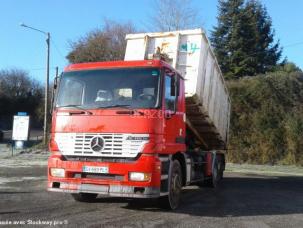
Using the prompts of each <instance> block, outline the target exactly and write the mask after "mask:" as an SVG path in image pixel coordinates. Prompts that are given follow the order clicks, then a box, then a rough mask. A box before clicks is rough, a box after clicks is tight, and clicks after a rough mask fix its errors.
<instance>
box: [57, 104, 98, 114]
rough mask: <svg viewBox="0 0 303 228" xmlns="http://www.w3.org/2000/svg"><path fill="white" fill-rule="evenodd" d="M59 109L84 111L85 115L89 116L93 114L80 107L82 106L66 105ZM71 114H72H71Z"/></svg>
mask: <svg viewBox="0 0 303 228" xmlns="http://www.w3.org/2000/svg"><path fill="white" fill-rule="evenodd" d="M57 108H76V109H79V110H82V111H84V112H85V113H87V114H89V115H92V114H93V113H92V112H90V111H88V110H86V109H85V108H82V107H80V105H64V106H59V107H57ZM70 113H71V112H70Z"/></svg>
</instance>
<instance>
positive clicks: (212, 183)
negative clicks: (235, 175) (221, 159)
mask: <svg viewBox="0 0 303 228" xmlns="http://www.w3.org/2000/svg"><path fill="white" fill-rule="evenodd" d="M219 179H220V173H219V169H218V161H217V160H215V163H214V167H213V170H212V175H211V178H210V179H207V180H206V181H205V186H206V187H210V188H216V187H217V186H218V182H219Z"/></svg>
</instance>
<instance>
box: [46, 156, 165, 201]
mask: <svg viewBox="0 0 303 228" xmlns="http://www.w3.org/2000/svg"><path fill="white" fill-rule="evenodd" d="M160 164H161V163H160V160H159V159H158V157H157V156H156V155H149V154H142V155H141V156H140V157H139V158H138V159H137V160H136V161H131V162H125V163H123V162H93V161H68V160H64V157H63V156H61V155H52V156H51V157H50V158H49V160H48V190H49V191H53V192H66V193H97V194H103V195H108V196H117V197H130V198H156V197H159V196H160V182H161V168H160ZM83 166H100V167H101V166H107V167H108V169H109V173H108V174H91V173H90V174H87V173H83V172H82V170H83ZM50 168H63V169H65V177H64V178H58V177H52V176H51V175H50ZM129 172H146V173H151V174H152V175H151V180H150V181H146V182H138V181H131V180H129Z"/></svg>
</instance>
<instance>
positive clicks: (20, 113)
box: [17, 112, 27, 116]
mask: <svg viewBox="0 0 303 228" xmlns="http://www.w3.org/2000/svg"><path fill="white" fill-rule="evenodd" d="M17 115H18V116H27V112H18V113H17Z"/></svg>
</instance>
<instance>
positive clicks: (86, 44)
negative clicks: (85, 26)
mask: <svg viewBox="0 0 303 228" xmlns="http://www.w3.org/2000/svg"><path fill="white" fill-rule="evenodd" d="M134 31H135V28H134V26H133V24H131V23H130V22H128V23H118V22H115V21H111V20H104V26H103V28H102V29H95V30H93V31H91V32H89V33H88V34H86V35H85V36H84V37H83V38H81V39H79V40H78V41H76V42H72V43H71V44H70V46H71V51H70V53H69V54H68V55H67V57H66V58H67V59H68V60H69V62H71V63H80V62H96V61H109V60H122V59H123V58H124V53H125V48H126V41H125V35H126V34H128V33H133V32H134Z"/></svg>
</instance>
